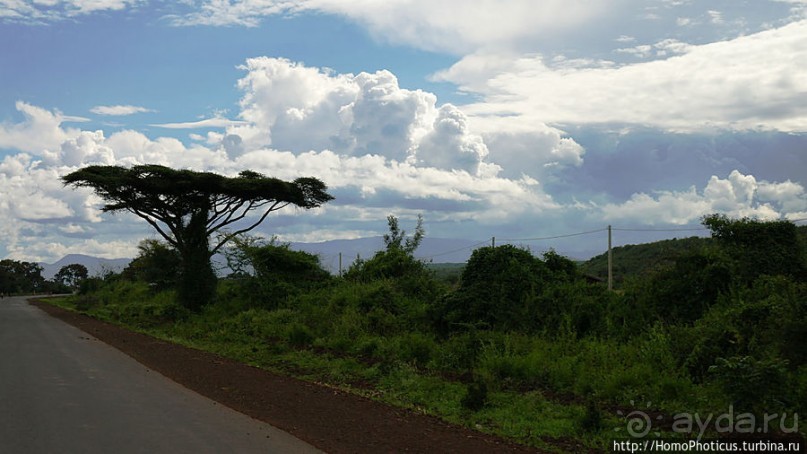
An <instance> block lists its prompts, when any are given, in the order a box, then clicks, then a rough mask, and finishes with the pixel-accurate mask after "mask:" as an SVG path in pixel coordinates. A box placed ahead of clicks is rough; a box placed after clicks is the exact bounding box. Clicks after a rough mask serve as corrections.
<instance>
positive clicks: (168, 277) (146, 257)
mask: <svg viewBox="0 0 807 454" xmlns="http://www.w3.org/2000/svg"><path fill="white" fill-rule="evenodd" d="M137 249H138V251H139V252H138V255H137V257H135V259H134V260H132V261H131V262H129V265H128V266H127V267H126V268H124V270H123V271H122V272H121V276H122V277H123V278H124V279H129V280H138V281H142V282H146V283H147V284H149V285H151V286H153V287H154V289H155V290H158V291H162V290H167V289H169V288H173V287H174V286H175V285H176V283H177V280H178V278H179V270H180V265H181V262H182V259H181V257H180V255H179V253H178V252H177V250H176V249H174V248H173V247H171V245H169V244H167V243H164V242H161V241H158V240H152V239H149V240H143V241H141V242H140V244H139V245H138V246H137Z"/></svg>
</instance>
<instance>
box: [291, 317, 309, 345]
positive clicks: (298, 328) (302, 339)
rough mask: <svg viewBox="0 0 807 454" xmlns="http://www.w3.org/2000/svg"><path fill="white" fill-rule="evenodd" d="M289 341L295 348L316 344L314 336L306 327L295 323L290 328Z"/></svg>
mask: <svg viewBox="0 0 807 454" xmlns="http://www.w3.org/2000/svg"><path fill="white" fill-rule="evenodd" d="M288 341H289V344H290V345H292V346H294V347H297V348H304V347H308V346H310V345H311V343H312V342H314V335H313V334H312V333H311V330H310V329H308V327H306V326H305V325H302V324H300V323H295V324H293V325H291V326H290V327H289V332H288Z"/></svg>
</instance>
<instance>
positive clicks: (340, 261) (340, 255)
mask: <svg viewBox="0 0 807 454" xmlns="http://www.w3.org/2000/svg"><path fill="white" fill-rule="evenodd" d="M341 276H342V253H341V252H340V253H339V277H341Z"/></svg>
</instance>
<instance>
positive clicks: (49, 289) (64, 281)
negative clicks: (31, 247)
mask: <svg viewBox="0 0 807 454" xmlns="http://www.w3.org/2000/svg"><path fill="white" fill-rule="evenodd" d="M42 271H43V268H42V266H41V265H39V264H38V263H33V262H25V261H18V260H11V259H5V260H0V294H3V295H31V294H37V293H69V292H71V291H72V290H73V289H75V288H77V287H78V286H79V285H80V284H81V282H82V281H84V280H85V279H87V267H85V266H84V265H80V264H71V265H66V266H63V267H62V268H61V269H60V270H59V272H58V273H56V275H55V276H54V277H53V279H45V278H44V277H42Z"/></svg>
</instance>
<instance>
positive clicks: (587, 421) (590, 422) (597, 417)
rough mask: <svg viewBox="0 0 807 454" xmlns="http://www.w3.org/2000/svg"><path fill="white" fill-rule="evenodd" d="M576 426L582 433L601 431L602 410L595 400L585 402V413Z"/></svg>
mask: <svg viewBox="0 0 807 454" xmlns="http://www.w3.org/2000/svg"><path fill="white" fill-rule="evenodd" d="M578 424H579V426H580V429H582V430H583V431H584V432H597V431H598V430H600V429H602V410H601V409H600V406H599V405H598V404H597V401H596V400H594V399H588V400H587V401H586V411H585V413H583V416H582V417H581V418H580V421H579V423H578Z"/></svg>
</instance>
